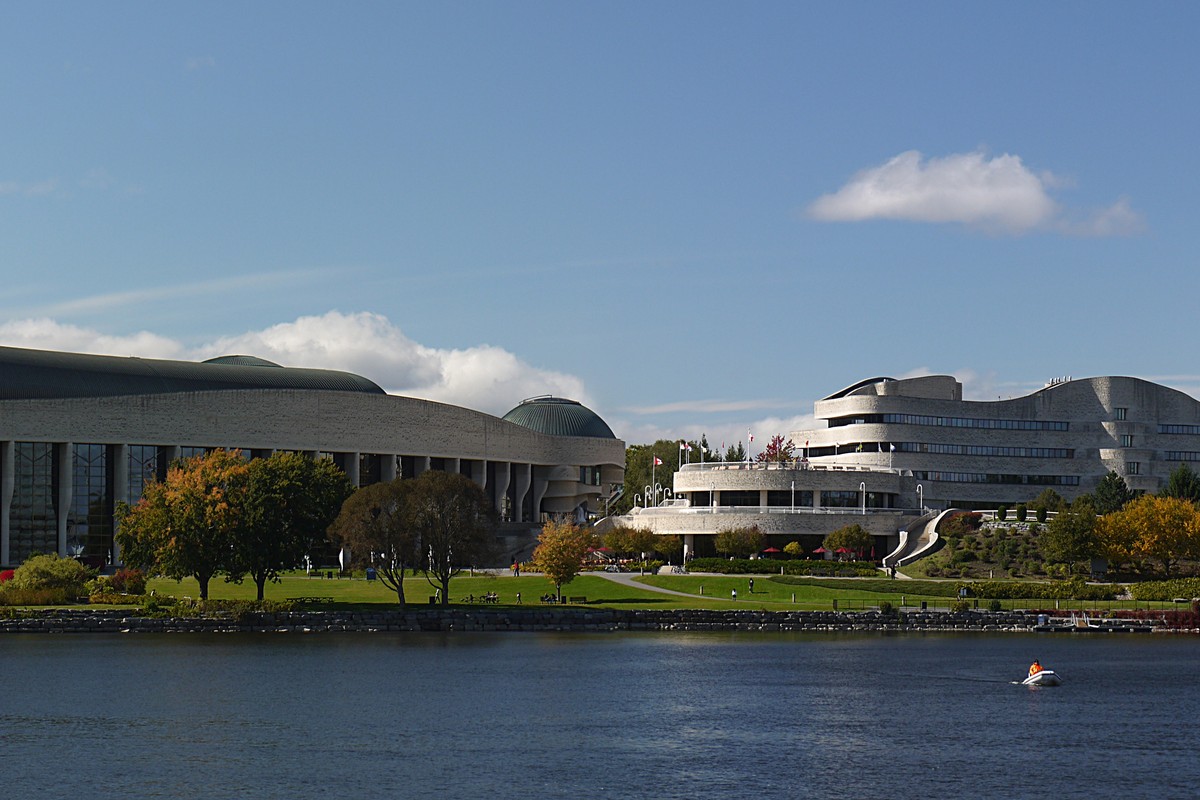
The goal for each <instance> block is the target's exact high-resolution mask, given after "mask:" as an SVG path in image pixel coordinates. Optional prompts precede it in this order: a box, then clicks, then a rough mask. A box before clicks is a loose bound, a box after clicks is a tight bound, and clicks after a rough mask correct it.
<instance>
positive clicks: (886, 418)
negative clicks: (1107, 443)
mask: <svg viewBox="0 0 1200 800" xmlns="http://www.w3.org/2000/svg"><path fill="white" fill-rule="evenodd" d="M881 423H882V424H886V425H932V426H935V427H940V428H982V429H984V430H1003V431H1065V430H1069V427H1070V423H1068V422H1056V421H1053V420H1036V419H977V418H974V417H935V416H928V415H924V414H865V415H863V416H858V417H842V418H840V419H831V420H830V421H829V427H831V428H837V427H840V426H842V425H870V424H881Z"/></svg>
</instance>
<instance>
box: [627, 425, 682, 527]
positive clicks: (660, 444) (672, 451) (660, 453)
mask: <svg viewBox="0 0 1200 800" xmlns="http://www.w3.org/2000/svg"><path fill="white" fill-rule="evenodd" d="M679 454H680V450H679V440H677V439H659V440H658V441H656V442H655V443H654V444H635V445H630V446H629V447H626V448H625V491H624V493H623V494H622V495H621V497H620V499H618V500H617V503H616V505H615V506H614V507H613V509H612V510H613V512H614V513H620V514H624V513H626V512H628V511H629V509H631V508H633V503H634V495H637V497H638V498H639V502H640V503H641V505H642V506H643V507H649V506H652V505H654V504H655V499H656V498H657V499H659V500H661V499H662V497H663V494H664V491H662V490H665V489H670V488H671V487H672V485H673V484H674V481H675V473H676V472H677V471H678V470H679ZM655 459H658V460H659V461H661V462H662V463H661V464H657V465H656V464H654V460H655ZM647 486H649V487H650V491H646V487H647ZM656 486H657V487H659V489H660V490H659V491H656V490H655V487H656Z"/></svg>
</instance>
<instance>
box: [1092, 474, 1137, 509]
mask: <svg viewBox="0 0 1200 800" xmlns="http://www.w3.org/2000/svg"><path fill="white" fill-rule="evenodd" d="M1136 496H1137V494H1136V493H1135V492H1133V491H1131V490H1130V488H1129V486H1128V484H1126V483H1125V479H1124V478H1122V477H1121V476H1120V475H1118V474H1117V473H1116V471H1114V470H1109V472H1108V474H1107V475H1105V476H1104V477H1103V478H1101V479H1100V483H1098V484H1097V485H1096V492H1095V494H1094V495H1093V497H1094V498H1095V506H1096V513H1097V514H1099V515H1101V516H1104V515H1105V514H1111V513H1112V512H1114V511H1120V510H1121V509H1122V508H1124V507H1125V504H1126V503H1128V502H1129V501H1130V500H1132V499H1133V498H1134V497H1136Z"/></svg>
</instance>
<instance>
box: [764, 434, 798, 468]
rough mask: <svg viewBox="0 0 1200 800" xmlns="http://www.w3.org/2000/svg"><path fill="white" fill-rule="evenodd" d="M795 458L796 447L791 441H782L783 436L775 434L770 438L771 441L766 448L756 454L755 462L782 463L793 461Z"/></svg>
mask: <svg viewBox="0 0 1200 800" xmlns="http://www.w3.org/2000/svg"><path fill="white" fill-rule="evenodd" d="M795 458H796V445H794V444H792V440H791V439H788V440H787V441H784V439H783V436H781V435H780V434H776V435H774V436H772V437H771V441H769V442H767V446H766V447H764V448H763V451H762V452H761V453H759V454H758V457H757V460H758V461H759V462H760V463H762V462H767V461H771V462H782V461H794V460H795Z"/></svg>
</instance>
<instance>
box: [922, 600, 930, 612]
mask: <svg viewBox="0 0 1200 800" xmlns="http://www.w3.org/2000/svg"><path fill="white" fill-rule="evenodd" d="M928 608H929V602H928V601H927V600H922V601H921V610H922V611H925V610H926V609H928Z"/></svg>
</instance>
